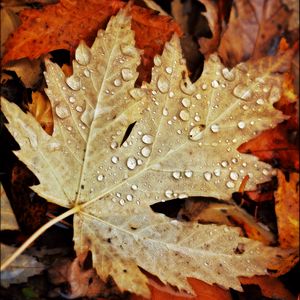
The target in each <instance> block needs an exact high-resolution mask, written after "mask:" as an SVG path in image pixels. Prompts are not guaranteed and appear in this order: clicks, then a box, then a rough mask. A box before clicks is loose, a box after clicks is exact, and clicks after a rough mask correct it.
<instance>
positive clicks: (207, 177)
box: [203, 172, 212, 181]
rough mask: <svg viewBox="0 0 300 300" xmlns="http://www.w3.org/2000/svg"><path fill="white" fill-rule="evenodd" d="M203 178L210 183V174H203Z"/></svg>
mask: <svg viewBox="0 0 300 300" xmlns="http://www.w3.org/2000/svg"><path fill="white" fill-rule="evenodd" d="M203 176H204V178H205V180H206V181H210V180H211V178H212V174H211V173H210V172H204V174H203Z"/></svg>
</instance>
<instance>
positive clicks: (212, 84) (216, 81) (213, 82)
mask: <svg viewBox="0 0 300 300" xmlns="http://www.w3.org/2000/svg"><path fill="white" fill-rule="evenodd" d="M211 86H212V87H213V88H215V89H216V88H217V87H219V82H218V80H213V81H212V82H211Z"/></svg>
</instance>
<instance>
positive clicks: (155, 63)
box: [153, 55, 161, 67]
mask: <svg viewBox="0 0 300 300" xmlns="http://www.w3.org/2000/svg"><path fill="white" fill-rule="evenodd" d="M153 62H154V65H155V66H157V67H159V66H161V59H160V57H159V56H158V55H155V56H154V59H153Z"/></svg>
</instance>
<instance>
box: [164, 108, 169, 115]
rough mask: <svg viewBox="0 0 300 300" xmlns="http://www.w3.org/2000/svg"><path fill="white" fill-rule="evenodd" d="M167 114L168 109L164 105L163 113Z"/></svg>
mask: <svg viewBox="0 0 300 300" xmlns="http://www.w3.org/2000/svg"><path fill="white" fill-rule="evenodd" d="M168 114H169V111H168V109H167V108H166V107H164V108H163V115H164V116H165V117H166V116H167V115H168Z"/></svg>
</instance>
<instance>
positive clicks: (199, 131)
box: [189, 125, 204, 141]
mask: <svg viewBox="0 0 300 300" xmlns="http://www.w3.org/2000/svg"><path fill="white" fill-rule="evenodd" d="M203 129H204V127H203V126H202V125H199V126H195V127H193V128H192V129H191V131H190V133H189V137H190V139H191V140H192V141H199V140H200V139H201V138H202V136H203Z"/></svg>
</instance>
